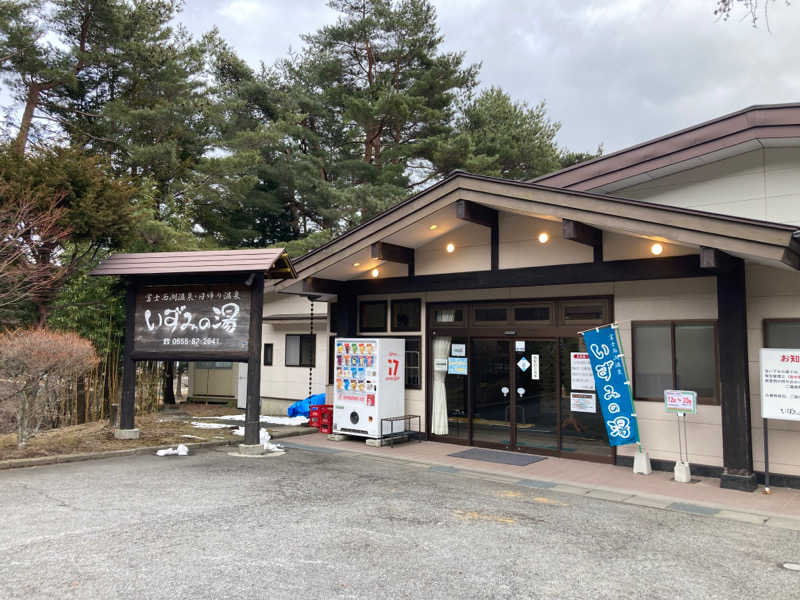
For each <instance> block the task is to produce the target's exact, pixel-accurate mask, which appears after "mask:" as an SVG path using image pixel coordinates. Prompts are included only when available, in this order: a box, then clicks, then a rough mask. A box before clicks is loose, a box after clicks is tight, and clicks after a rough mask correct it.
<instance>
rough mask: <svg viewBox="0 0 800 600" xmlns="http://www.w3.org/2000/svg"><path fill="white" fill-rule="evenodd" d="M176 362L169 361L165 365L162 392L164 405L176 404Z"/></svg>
mask: <svg viewBox="0 0 800 600" xmlns="http://www.w3.org/2000/svg"><path fill="white" fill-rule="evenodd" d="M174 380H175V362H174V361H171V360H168V361H166V362H165V363H164V375H163V380H162V391H163V395H164V404H175V381H174Z"/></svg>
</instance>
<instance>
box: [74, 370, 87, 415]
mask: <svg viewBox="0 0 800 600" xmlns="http://www.w3.org/2000/svg"><path fill="white" fill-rule="evenodd" d="M75 394H76V402H75V422H76V423H77V424H78V425H80V424H81V423H86V378H85V377H78V383H77V390H76V392H75Z"/></svg>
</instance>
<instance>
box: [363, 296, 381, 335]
mask: <svg viewBox="0 0 800 600" xmlns="http://www.w3.org/2000/svg"><path fill="white" fill-rule="evenodd" d="M386 312H387V311H386V300H379V301H377V302H362V303H361V304H360V305H359V313H360V314H359V325H360V327H359V328H360V329H361V332H362V333H370V332H380V331H386Z"/></svg>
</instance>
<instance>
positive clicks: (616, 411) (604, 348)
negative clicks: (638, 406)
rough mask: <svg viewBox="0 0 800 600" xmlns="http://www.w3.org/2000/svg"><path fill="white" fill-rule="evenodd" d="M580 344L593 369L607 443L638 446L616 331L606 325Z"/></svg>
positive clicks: (588, 333) (634, 414) (584, 338)
mask: <svg viewBox="0 0 800 600" xmlns="http://www.w3.org/2000/svg"><path fill="white" fill-rule="evenodd" d="M583 340H584V341H585V342H586V350H587V352H588V353H589V362H590V363H591V365H592V375H594V383H595V387H596V389H597V401H598V402H599V403H600V408H601V409H602V412H603V422H604V423H605V424H606V431H607V432H608V443H609V444H610V445H612V446H624V445H625V444H635V443H637V442H638V441H639V427H638V424H637V423H636V412H635V411H634V407H633V396H632V394H631V385H630V380H629V379H628V372H627V369H626V368H625V357H624V355H623V353H622V343H621V342H620V340H619V334H618V332H617V327H616V326H615V325H605V326H603V327H598V328H596V329H589V330H588V331H584V332H583Z"/></svg>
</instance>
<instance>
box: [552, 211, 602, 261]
mask: <svg viewBox="0 0 800 600" xmlns="http://www.w3.org/2000/svg"><path fill="white" fill-rule="evenodd" d="M561 227H562V236H563V238H564V239H565V240H570V241H572V242H577V243H579V244H584V245H586V246H591V247H592V248H594V261H595V262H602V261H603V231H602V230H601V229H597V228H596V227H592V226H591V225H586V224H585V223H580V222H579V221H573V220H571V219H564V220H563V221H562V222H561Z"/></svg>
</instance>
